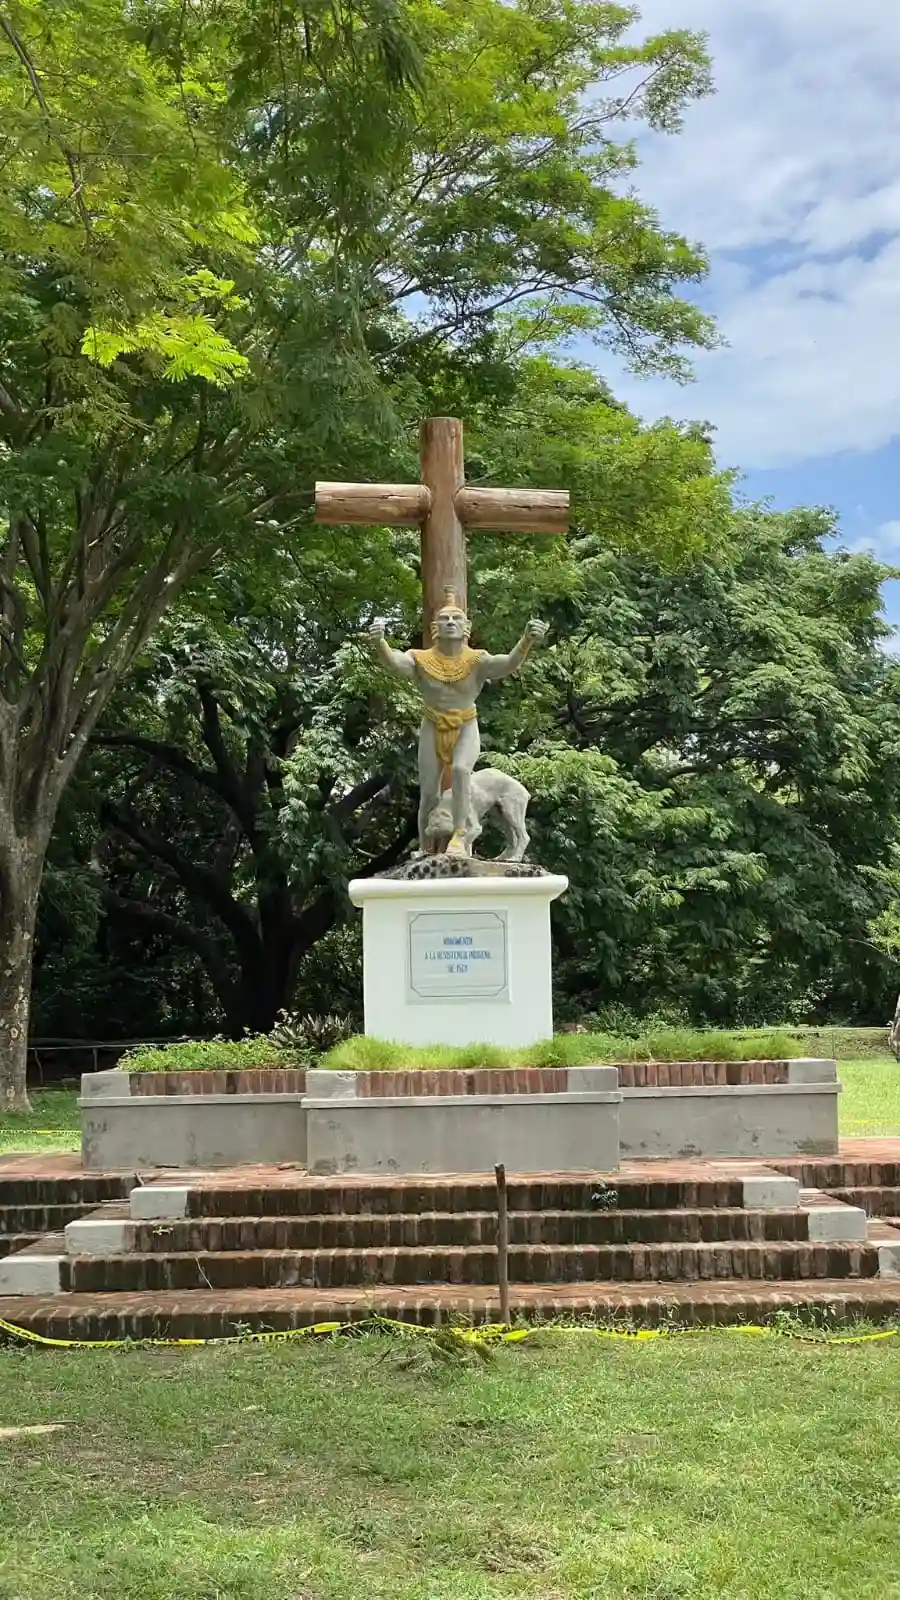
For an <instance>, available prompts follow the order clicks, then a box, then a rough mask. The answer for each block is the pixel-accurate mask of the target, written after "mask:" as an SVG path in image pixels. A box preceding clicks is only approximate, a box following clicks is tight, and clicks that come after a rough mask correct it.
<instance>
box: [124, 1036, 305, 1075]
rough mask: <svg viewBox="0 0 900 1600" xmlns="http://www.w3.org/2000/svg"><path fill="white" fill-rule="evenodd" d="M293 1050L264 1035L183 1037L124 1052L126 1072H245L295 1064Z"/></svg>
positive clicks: (295, 1058)
mask: <svg viewBox="0 0 900 1600" xmlns="http://www.w3.org/2000/svg"><path fill="white" fill-rule="evenodd" d="M303 1065H305V1063H304V1062H303V1061H302V1060H300V1058H299V1056H298V1053H297V1051H296V1050H292V1049H290V1048H289V1047H288V1046H285V1045H280V1044H276V1043H275V1041H274V1040H273V1039H271V1038H269V1037H267V1036H266V1035H265V1034H251V1035H249V1036H248V1037H247V1038H245V1039H187V1040H183V1041H181V1042H179V1043H176V1044H164V1045H137V1046H136V1048H135V1049H133V1050H128V1051H126V1053H125V1055H124V1056H123V1057H122V1066H123V1067H125V1068H126V1069H127V1070H128V1071H129V1072H242V1071H243V1072H247V1071H252V1069H253V1068H254V1067H297V1066H303Z"/></svg>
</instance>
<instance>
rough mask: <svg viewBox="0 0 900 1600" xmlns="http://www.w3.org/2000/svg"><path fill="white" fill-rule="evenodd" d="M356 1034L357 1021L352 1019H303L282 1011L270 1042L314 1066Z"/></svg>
mask: <svg viewBox="0 0 900 1600" xmlns="http://www.w3.org/2000/svg"><path fill="white" fill-rule="evenodd" d="M352 1033H353V1021H352V1018H350V1017H339V1016H335V1015H334V1013H329V1015H328V1016H325V1017H317V1016H305V1017H301V1016H298V1015H297V1013H296V1012H290V1011H282V1013H281V1016H280V1017H279V1018H278V1022H277V1023H276V1025H275V1027H274V1028H273V1029H272V1032H271V1034H270V1035H269V1038H270V1039H271V1040H272V1043H273V1044H277V1045H280V1046H282V1047H284V1048H285V1049H288V1050H293V1051H295V1052H296V1053H297V1055H298V1057H302V1059H303V1060H305V1061H307V1062H312V1061H315V1059H316V1057H317V1056H321V1055H324V1054H325V1053H326V1051H328V1050H333V1049H334V1047H335V1045H338V1044H342V1043H343V1041H344V1040H345V1039H349V1038H350V1037H351V1035H352Z"/></svg>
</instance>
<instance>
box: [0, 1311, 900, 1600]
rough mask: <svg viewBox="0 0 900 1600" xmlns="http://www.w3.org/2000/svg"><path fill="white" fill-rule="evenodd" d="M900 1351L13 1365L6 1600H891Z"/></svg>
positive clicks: (0, 1556)
mask: <svg viewBox="0 0 900 1600" xmlns="http://www.w3.org/2000/svg"><path fill="white" fill-rule="evenodd" d="M898 1386H900V1339H898V1340H897V1341H896V1342H887V1343H884V1344H873V1345H863V1346H860V1347H855V1348H852V1349H847V1348H831V1349H828V1348H824V1349H823V1348H817V1347H811V1346H807V1345H802V1344H797V1343H791V1342H788V1341H780V1340H777V1339H774V1338H773V1339H771V1340H769V1339H751V1338H749V1337H746V1336H744V1337H741V1336H737V1335H732V1336H729V1335H727V1334H713V1335H698V1336H696V1337H687V1338H684V1339H679V1338H673V1339H671V1340H670V1341H660V1342H659V1343H657V1344H652V1345H638V1346H635V1345H626V1344H618V1343H616V1344H614V1343H607V1342H605V1341H601V1340H592V1339H590V1338H588V1337H585V1336H571V1337H565V1338H564V1337H562V1336H560V1337H556V1338H554V1337H552V1336H549V1337H547V1338H546V1340H545V1342H544V1343H542V1344H541V1343H536V1344H535V1345H531V1344H528V1345H526V1346H520V1347H519V1348H518V1349H516V1350H506V1351H502V1352H500V1353H499V1354H498V1356H497V1358H496V1361H495V1363H494V1364H492V1365H490V1366H487V1367H477V1368H469V1367H460V1368H458V1369H457V1368H452V1369H450V1368H448V1369H446V1370H445V1369H440V1370H438V1369H436V1368H431V1369H429V1368H426V1367H423V1368H421V1369H420V1368H418V1367H416V1368H413V1369H411V1370H406V1371H401V1370H400V1368H399V1362H398V1346H397V1345H396V1344H392V1343H389V1342H388V1341H386V1340H385V1339H384V1338H383V1337H378V1338H365V1339H361V1340H358V1341H353V1342H340V1343H329V1344H328V1345H325V1346H317V1347H312V1346H293V1347H285V1346H282V1347H269V1348H264V1347H263V1348H260V1347H256V1348H253V1347H244V1348H237V1349H231V1350H226V1349H219V1350H212V1349H210V1350H206V1351H201V1352H185V1351H131V1352H123V1353H110V1352H107V1353H101V1352H98V1353H88V1352H84V1353H80V1352H79V1353H72V1354H70V1355H55V1356H54V1355H48V1354H46V1353H43V1352H32V1353H22V1352H20V1351H16V1350H9V1349H8V1350H6V1351H0V1425H2V1424H4V1423H9V1424H11V1425H14V1426H22V1425H27V1424H35V1423H47V1422H62V1423H64V1424H65V1426H64V1429H63V1431H61V1432H59V1433H56V1434H52V1435H46V1436H42V1437H37V1436H30V1437H29V1436H21V1437H19V1438H7V1439H0V1526H2V1528H3V1546H2V1553H0V1595H2V1596H3V1600H719V1597H721V1600H898V1597H900V1561H898V1551H897V1522H898V1515H900V1467H898V1458H897V1450H896V1397H897V1393H898Z"/></svg>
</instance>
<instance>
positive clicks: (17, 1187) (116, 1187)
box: [0, 1167, 137, 1209]
mask: <svg viewBox="0 0 900 1600" xmlns="http://www.w3.org/2000/svg"><path fill="white" fill-rule="evenodd" d="M136 1181H137V1179H136V1177H135V1175H134V1174H133V1173H116V1174H112V1175H111V1174H106V1175H100V1174H81V1173H72V1174H71V1175H68V1176H66V1177H58V1178H55V1177H45V1176H35V1177H29V1176H27V1175H22V1174H21V1173H19V1174H15V1173H14V1174H11V1175H10V1176H9V1177H5V1176H3V1169H2V1167H0V1207H3V1208H4V1209H7V1208H11V1207H13V1206H15V1207H20V1206H84V1207H91V1206H99V1205H102V1204H103V1202H104V1201H106V1200H123V1199H126V1198H127V1196H128V1195H129V1194H130V1193H131V1191H132V1189H133V1188H134V1186H135V1183H136Z"/></svg>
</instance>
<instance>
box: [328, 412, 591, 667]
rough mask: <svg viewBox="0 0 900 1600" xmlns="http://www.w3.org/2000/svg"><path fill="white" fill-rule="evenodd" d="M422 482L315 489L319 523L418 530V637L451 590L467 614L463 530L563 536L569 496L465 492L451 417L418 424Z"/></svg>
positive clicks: (456, 425)
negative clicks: (419, 579)
mask: <svg viewBox="0 0 900 1600" xmlns="http://www.w3.org/2000/svg"><path fill="white" fill-rule="evenodd" d="M420 459H421V464H422V481H421V483H317V484H316V521H317V522H324V523H328V524H331V525H333V524H335V523H341V522H361V523H367V524H370V525H372V524H379V525H382V526H385V525H387V526H390V527H399V528H404V527H406V528H415V527H418V528H419V529H420V530H421V534H420V538H421V549H422V639H423V641H424V643H425V644H426V645H427V644H429V643H430V642H431V632H430V628H431V619H432V617H433V616H434V614H435V612H436V611H438V610H439V609H440V607H441V605H442V604H443V600H444V591H445V589H453V591H454V592H455V594H456V599H457V603H458V604H459V605H460V606H461V607H462V609H463V610H465V609H466V529H467V528H476V529H485V530H490V531H491V532H494V533H565V532H566V530H567V529H568V526H569V496H568V494H567V493H566V491H565V490H557V489H474V488H467V487H466V480H465V469H464V461H463V425H462V423H461V422H460V421H459V420H458V419H457V418H456V417H428V418H427V420H426V421H425V422H423V424H422V432H421V447H420Z"/></svg>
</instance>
